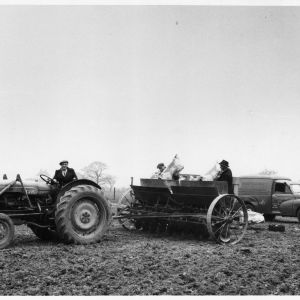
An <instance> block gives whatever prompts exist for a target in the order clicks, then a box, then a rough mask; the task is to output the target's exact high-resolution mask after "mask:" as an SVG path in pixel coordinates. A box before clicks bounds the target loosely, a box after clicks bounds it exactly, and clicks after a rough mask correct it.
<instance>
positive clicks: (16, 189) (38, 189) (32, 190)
mask: <svg viewBox="0 0 300 300" xmlns="http://www.w3.org/2000/svg"><path fill="white" fill-rule="evenodd" d="M11 182H12V181H11V180H0V192H1V190H2V189H4V188H5V187H6V186H7V185H8V184H10V183H11ZM23 185H24V187H25V189H26V191H27V193H28V194H29V195H38V194H44V193H49V192H50V191H52V190H54V189H55V187H54V186H51V185H49V184H46V183H44V182H40V181H35V180H23ZM6 193H24V190H23V187H22V185H21V183H20V182H19V181H17V182H16V183H15V184H14V185H13V186H11V187H10V188H9V189H8V190H7V191H6Z"/></svg>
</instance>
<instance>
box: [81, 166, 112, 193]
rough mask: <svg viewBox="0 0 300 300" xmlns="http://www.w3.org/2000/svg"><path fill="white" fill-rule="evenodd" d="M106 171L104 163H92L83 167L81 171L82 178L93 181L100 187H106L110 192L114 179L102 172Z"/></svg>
mask: <svg viewBox="0 0 300 300" xmlns="http://www.w3.org/2000/svg"><path fill="white" fill-rule="evenodd" d="M106 169H107V165H106V164H105V163H103V162H100V161H94V162H92V163H90V164H89V165H88V166H86V167H84V168H83V169H82V170H81V171H82V176H83V177H84V178H87V179H90V180H93V181H95V182H96V183H97V184H99V185H100V186H101V185H102V186H103V185H106V186H108V187H109V189H110V190H111V189H112V188H113V186H114V184H115V178H114V176H112V175H110V174H106V173H105V172H104V171H105V170H106Z"/></svg>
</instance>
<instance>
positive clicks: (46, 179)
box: [40, 174, 54, 184]
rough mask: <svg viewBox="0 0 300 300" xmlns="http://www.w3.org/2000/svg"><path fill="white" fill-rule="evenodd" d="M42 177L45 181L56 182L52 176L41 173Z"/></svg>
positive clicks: (48, 182)
mask: <svg viewBox="0 0 300 300" xmlns="http://www.w3.org/2000/svg"><path fill="white" fill-rule="evenodd" d="M40 177H41V179H42V180H43V181H45V182H46V183H47V184H53V183H54V181H53V179H52V178H51V177H49V176H47V175H45V174H41V175H40Z"/></svg>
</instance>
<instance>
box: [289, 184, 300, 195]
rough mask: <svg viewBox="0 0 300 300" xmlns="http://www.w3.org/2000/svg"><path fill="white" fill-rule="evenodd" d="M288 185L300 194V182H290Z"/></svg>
mask: <svg viewBox="0 0 300 300" xmlns="http://www.w3.org/2000/svg"><path fill="white" fill-rule="evenodd" d="M290 187H291V189H292V191H293V192H294V193H295V194H300V184H291V185H290Z"/></svg>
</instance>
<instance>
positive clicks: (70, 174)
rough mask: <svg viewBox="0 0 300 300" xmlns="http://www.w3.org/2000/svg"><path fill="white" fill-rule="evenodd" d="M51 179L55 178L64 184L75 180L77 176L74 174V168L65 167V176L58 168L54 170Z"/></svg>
mask: <svg viewBox="0 0 300 300" xmlns="http://www.w3.org/2000/svg"><path fill="white" fill-rule="evenodd" d="M53 179H56V180H57V181H58V182H59V184H60V185H61V186H64V185H66V184H67V183H69V182H72V181H74V180H77V176H76V173H75V171H74V169H72V168H67V173H66V176H64V175H63V174H62V170H61V169H59V170H56V171H55V175H54V177H53Z"/></svg>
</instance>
